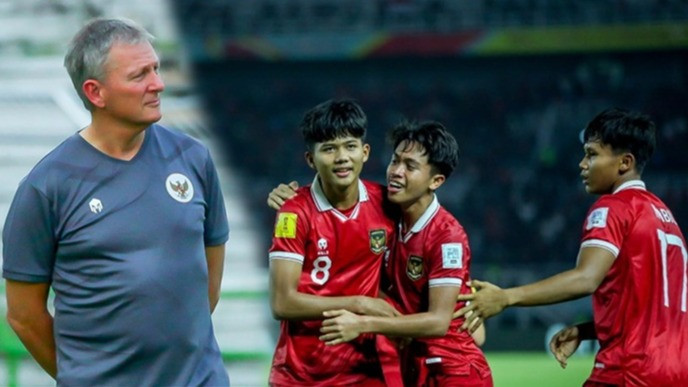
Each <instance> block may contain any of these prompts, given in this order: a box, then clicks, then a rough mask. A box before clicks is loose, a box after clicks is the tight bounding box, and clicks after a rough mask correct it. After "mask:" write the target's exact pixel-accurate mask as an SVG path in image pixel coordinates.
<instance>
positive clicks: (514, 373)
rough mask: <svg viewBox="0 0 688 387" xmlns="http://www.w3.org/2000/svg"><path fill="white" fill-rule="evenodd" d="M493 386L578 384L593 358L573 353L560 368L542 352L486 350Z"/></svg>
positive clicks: (565, 385)
mask: <svg viewBox="0 0 688 387" xmlns="http://www.w3.org/2000/svg"><path fill="white" fill-rule="evenodd" d="M485 355H486V357H487V361H488V362H489V363H490V368H491V369H492V378H493V379H494V385H495V387H536V386H543V387H544V386H556V387H574V386H575V387H580V386H581V385H582V384H583V382H584V381H585V379H587V377H588V376H589V375H590V371H591V370H592V364H593V360H594V357H593V356H592V355H586V356H573V357H571V358H570V359H569V362H568V366H567V367H566V369H562V368H561V367H560V366H559V363H557V361H556V360H554V358H553V357H551V356H549V355H548V354H546V353H544V352H486V353H485Z"/></svg>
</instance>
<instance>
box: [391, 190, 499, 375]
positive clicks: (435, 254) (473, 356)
mask: <svg viewBox="0 0 688 387" xmlns="http://www.w3.org/2000/svg"><path fill="white" fill-rule="evenodd" d="M470 260H471V250H470V248H469V246H468V237H467V235H466V232H465V231H464V229H463V227H462V226H461V225H460V224H459V222H458V221H457V220H456V219H455V218H454V217H453V216H452V215H451V214H450V213H449V212H448V211H447V210H445V209H444V208H443V207H441V206H440V204H439V202H438V200H437V198H436V197H435V198H434V200H433V201H432V203H431V204H430V206H429V207H428V208H427V210H426V211H425V212H424V213H423V215H422V216H421V217H420V218H419V219H418V221H417V222H416V223H415V224H414V225H413V227H412V228H411V229H410V230H409V231H408V232H407V233H406V235H402V233H401V230H399V232H398V238H397V240H396V242H395V243H394V247H393V249H392V254H391V256H390V258H389V259H388V261H387V262H386V271H387V275H388V278H389V279H390V285H389V289H388V295H389V296H390V297H391V298H392V300H393V301H394V302H395V303H396V304H397V307H398V308H399V310H400V311H401V312H402V313H403V314H413V313H422V312H427V311H428V306H429V296H430V294H429V289H430V288H431V287H433V286H458V287H460V288H461V289H460V292H461V293H470V291H471V290H470V287H468V286H467V285H466V282H467V281H468V280H469V278H470V277H469V268H470ZM463 305H464V303H463V302H462V303H457V306H456V309H459V308H461V307H462V306H463ZM463 321H464V319H454V320H452V322H451V324H450V326H449V330H448V331H447V334H446V335H445V336H443V337H439V338H429V339H414V341H413V342H412V343H411V344H410V345H409V346H407V350H406V351H405V352H406V353H405V354H404V356H403V361H404V363H402V367H401V368H402V370H403V372H404V373H405V374H406V375H405V379H406V380H407V381H408V382H411V381H410V380H408V379H409V378H410V379H415V377H414V376H413V375H414V374H417V373H418V370H420V369H422V368H429V369H430V374H433V373H442V374H450V375H465V376H468V375H470V372H471V368H470V367H471V366H472V367H474V369H475V370H477V372H478V373H479V374H480V376H481V377H483V378H484V377H487V376H488V375H490V368H489V366H488V364H487V361H486V360H485V356H484V355H483V353H482V351H481V350H480V348H478V346H477V345H476V344H475V341H474V340H473V338H472V337H471V335H470V334H469V333H468V332H466V331H459V327H460V326H461V324H462V323H463ZM426 373H427V372H426ZM413 383H417V384H419V385H420V384H423V381H420V380H414V381H413Z"/></svg>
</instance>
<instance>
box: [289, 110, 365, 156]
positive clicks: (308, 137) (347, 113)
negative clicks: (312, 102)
mask: <svg viewBox="0 0 688 387" xmlns="http://www.w3.org/2000/svg"><path fill="white" fill-rule="evenodd" d="M299 128H300V129H301V133H302V134H303V139H304V141H305V142H306V147H307V148H308V150H313V146H314V145H315V144H316V143H318V142H325V141H330V140H334V139H335V138H339V137H346V136H352V137H355V138H360V139H361V141H365V135H366V129H367V128H368V118H367V117H366V115H365V113H364V112H363V109H362V108H361V106H360V105H359V104H358V103H357V102H356V101H354V100H351V99H340V100H332V99H331V100H328V101H325V102H323V103H321V104H319V105H317V106H315V107H314V108H312V109H310V110H309V111H307V112H306V114H304V116H303V119H302V120H301V125H299Z"/></svg>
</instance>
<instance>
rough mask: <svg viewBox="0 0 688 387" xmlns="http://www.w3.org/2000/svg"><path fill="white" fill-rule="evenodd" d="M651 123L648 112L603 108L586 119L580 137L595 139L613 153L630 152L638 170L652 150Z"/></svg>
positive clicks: (654, 139)
mask: <svg viewBox="0 0 688 387" xmlns="http://www.w3.org/2000/svg"><path fill="white" fill-rule="evenodd" d="M655 131H656V129H655V123H654V122H652V120H651V119H650V117H649V116H647V115H645V114H642V113H638V112H632V111H629V110H625V109H619V108H612V109H607V110H605V111H603V112H601V113H600V114H598V115H597V116H596V117H595V118H593V119H592V121H590V123H588V125H587V126H586V128H585V131H584V132H583V141H585V142H589V141H599V142H601V143H602V144H605V145H609V146H610V147H611V148H612V150H613V151H614V152H615V153H619V152H630V153H632V154H633V156H635V167H636V170H637V171H638V173H642V172H643V168H645V164H646V163H647V162H648V160H650V157H652V154H653V153H654V151H655V146H656V141H657V140H656V138H655Z"/></svg>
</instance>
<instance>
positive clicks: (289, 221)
mask: <svg viewBox="0 0 688 387" xmlns="http://www.w3.org/2000/svg"><path fill="white" fill-rule="evenodd" d="M298 218H299V217H298V215H296V214H294V213H292V212H282V213H280V214H279V216H278V217H277V223H275V238H296V221H297V220H298Z"/></svg>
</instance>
